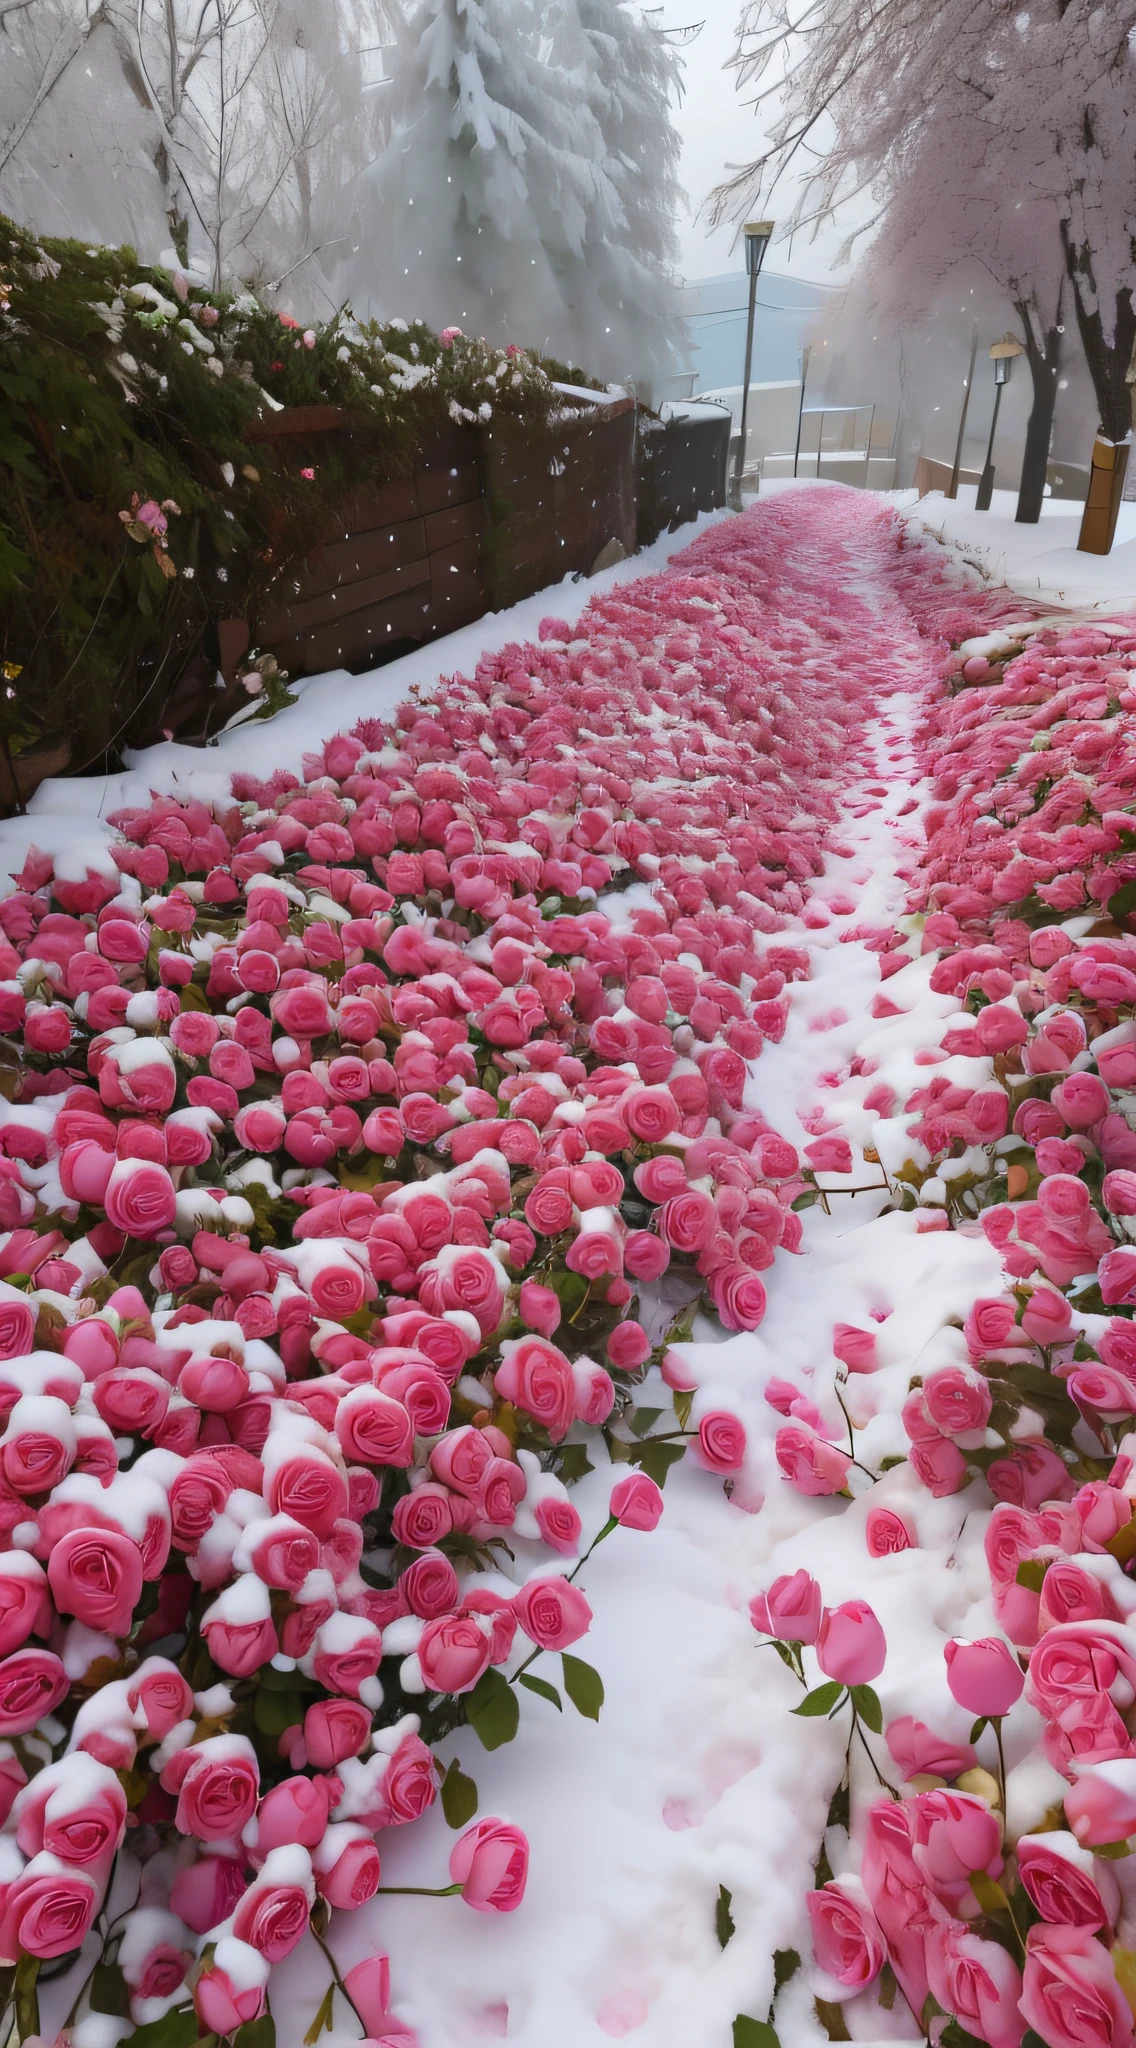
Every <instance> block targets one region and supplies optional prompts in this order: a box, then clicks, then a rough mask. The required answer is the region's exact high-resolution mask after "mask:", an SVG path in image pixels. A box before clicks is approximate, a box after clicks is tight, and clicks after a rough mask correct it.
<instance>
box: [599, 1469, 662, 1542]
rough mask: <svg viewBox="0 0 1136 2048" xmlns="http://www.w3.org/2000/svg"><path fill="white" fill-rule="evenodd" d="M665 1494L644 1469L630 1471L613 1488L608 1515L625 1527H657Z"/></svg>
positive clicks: (649, 1528) (645, 1528)
mask: <svg viewBox="0 0 1136 2048" xmlns="http://www.w3.org/2000/svg"><path fill="white" fill-rule="evenodd" d="M662 1512H663V1496H662V1494H661V1493H660V1491H659V1488H658V1486H657V1485H656V1484H655V1481H654V1480H653V1479H648V1477H647V1475H646V1473H645V1472H629V1473H628V1474H627V1477H626V1478H624V1479H617V1480H616V1482H615V1485H614V1486H613V1487H612V1489H611V1499H610V1501H609V1502H608V1514H609V1515H611V1516H612V1517H613V1519H614V1520H615V1521H617V1522H618V1523H619V1524H620V1526H621V1528H624V1529H643V1530H647V1531H649V1530H651V1529H655V1528H657V1527H658V1524H659V1521H660V1518H661V1516H662Z"/></svg>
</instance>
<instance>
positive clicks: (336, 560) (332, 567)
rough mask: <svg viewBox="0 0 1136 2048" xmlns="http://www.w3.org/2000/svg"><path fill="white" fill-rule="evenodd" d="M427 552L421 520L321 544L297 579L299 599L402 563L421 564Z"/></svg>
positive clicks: (397, 566)
mask: <svg viewBox="0 0 1136 2048" xmlns="http://www.w3.org/2000/svg"><path fill="white" fill-rule="evenodd" d="M427 553H428V548H427V544H426V528H425V525H424V524H423V522H422V520H421V519H403V520H400V522H399V524H398V525H397V526H382V527H378V528H377V529H375V530H374V531H373V532H354V533H351V534H349V535H348V536H347V538H346V539H345V540H334V541H325V542H324V543H323V546H322V547H318V548H314V549H313V550H312V553H311V554H310V555H309V556H308V561H307V567H306V570H305V572H304V574H303V576H302V577H301V579H300V596H301V597H314V596H316V594H317V593H318V592H319V591H321V590H336V589H339V588H340V587H341V586H342V585H343V584H345V583H357V582H358V581H359V580H360V578H361V577H365V576H378V575H381V574H382V573H383V572H384V571H385V570H387V569H398V568H401V567H402V565H403V563H405V562H420V561H424V560H425V558H426V555H427Z"/></svg>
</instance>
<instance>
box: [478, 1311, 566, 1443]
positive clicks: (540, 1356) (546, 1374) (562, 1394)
mask: <svg viewBox="0 0 1136 2048" xmlns="http://www.w3.org/2000/svg"><path fill="white" fill-rule="evenodd" d="M493 1385H494V1389H495V1391H496V1393H497V1394H498V1395H499V1396H500V1398H501V1399H502V1400H503V1401H511V1402H512V1404H513V1406H514V1407H515V1408H520V1409H523V1411H524V1413H525V1414H526V1415H531V1416H532V1417H533V1419H534V1421H536V1422H541V1423H543V1424H544V1427H545V1428H546V1429H547V1431H548V1434H549V1436H550V1437H551V1438H552V1440H553V1442H554V1443H559V1442H560V1440H561V1438H562V1437H565V1436H567V1434H568V1431H569V1429H570V1428H571V1426H572V1423H573V1421H574V1420H575V1415H576V1381H575V1377H574V1375H573V1372H572V1367H571V1364H570V1363H569V1361H568V1359H567V1358H566V1357H565V1355H564V1353H563V1351H560V1350H558V1349H557V1347H556V1345H555V1344H550V1343H548V1342H547V1340H546V1339H545V1338H543V1337H521V1338H518V1339H516V1340H513V1341H510V1342H507V1343H505V1344H503V1345H502V1346H501V1363H500V1365H499V1366H498V1367H497V1370H496V1372H495V1373H494V1375H493Z"/></svg>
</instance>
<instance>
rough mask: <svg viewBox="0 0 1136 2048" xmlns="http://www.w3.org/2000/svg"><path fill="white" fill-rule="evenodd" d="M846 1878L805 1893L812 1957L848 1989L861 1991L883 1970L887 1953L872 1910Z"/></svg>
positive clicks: (851, 1882)
mask: <svg viewBox="0 0 1136 2048" xmlns="http://www.w3.org/2000/svg"><path fill="white" fill-rule="evenodd" d="M858 1890H859V1887H858V1886H856V1885H855V1884H854V1881H853V1880H851V1879H849V1878H843V1879H841V1881H840V1882H839V1883H837V1882H836V1881H835V1879H833V1880H830V1882H829V1883H828V1884H826V1885H824V1886H823V1887H822V1889H821V1890H820V1891H816V1892H806V1893H805V1904H806V1906H807V1907H808V1912H809V1922H810V1925H811V1927H812V1935H813V1954H814V1956H815V1957H816V1960H817V1962H818V1964H819V1966H820V1968H821V1969H822V1970H826V1971H827V1972H828V1975H829V1976H830V1977H835V1978H836V1980H837V1982H838V1983H839V1984H844V1985H847V1986H848V1988H849V1989H850V1990H853V1991H863V1990H865V1989H866V1988H867V1986H868V1985H869V1984H873V1983H874V1982H875V1980H876V1978H877V1977H878V1976H879V1974H880V1971H881V1970H882V1969H883V1966H884V1962H885V1960H886V1951H885V1948H884V1943H883V1939H882V1937H881V1934H880V1930H879V1928H878V1927H877V1926H876V1922H875V1919H874V1917H873V1914H872V1911H871V1908H870V1907H869V1906H868V1904H867V1901H866V1900H865V1899H864V1898H863V1897H857V1892H858Z"/></svg>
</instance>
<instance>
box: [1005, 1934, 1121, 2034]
mask: <svg viewBox="0 0 1136 2048" xmlns="http://www.w3.org/2000/svg"><path fill="white" fill-rule="evenodd" d="M1020 2011H1021V2015H1022V2018H1023V2019H1024V2020H1025V2023H1026V2025H1027V2026H1028V2027H1032V2028H1033V2030H1034V2032H1035V2033H1036V2034H1038V2035H1040V2037H1041V2039H1042V2040H1043V2041H1044V2042H1045V2043H1046V2048H1130V2044H1131V2042H1132V2038H1133V2028H1132V2013H1131V2009H1130V2007H1129V2005H1128V2001H1127V1999H1126V1998H1125V1996H1124V1993H1123V1992H1122V1991H1121V1989H1120V1986H1119V1984H1118V1983H1117V1981H1116V1973H1115V1971H1114V1970H1113V1967H1112V1963H1111V1961H1110V1959H1109V1954H1108V1950H1107V1949H1106V1948H1104V1947H1102V1945H1101V1943H1100V1942H1099V1941H1098V1940H1097V1939H1096V1938H1095V1936H1094V1935H1093V1934H1092V1933H1091V1932H1090V1930H1089V1929H1088V1928H1087V1927H1069V1926H1061V1925H1058V1926H1048V1925H1046V1923H1045V1922H1044V1921H1043V1922H1041V1923H1040V1925H1038V1926H1036V1927H1031V1928H1030V1931H1029V1935H1028V1937H1027V1943H1026V1967H1025V1976H1024V1981H1023V1986H1022V1991H1021V2000H1020Z"/></svg>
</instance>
